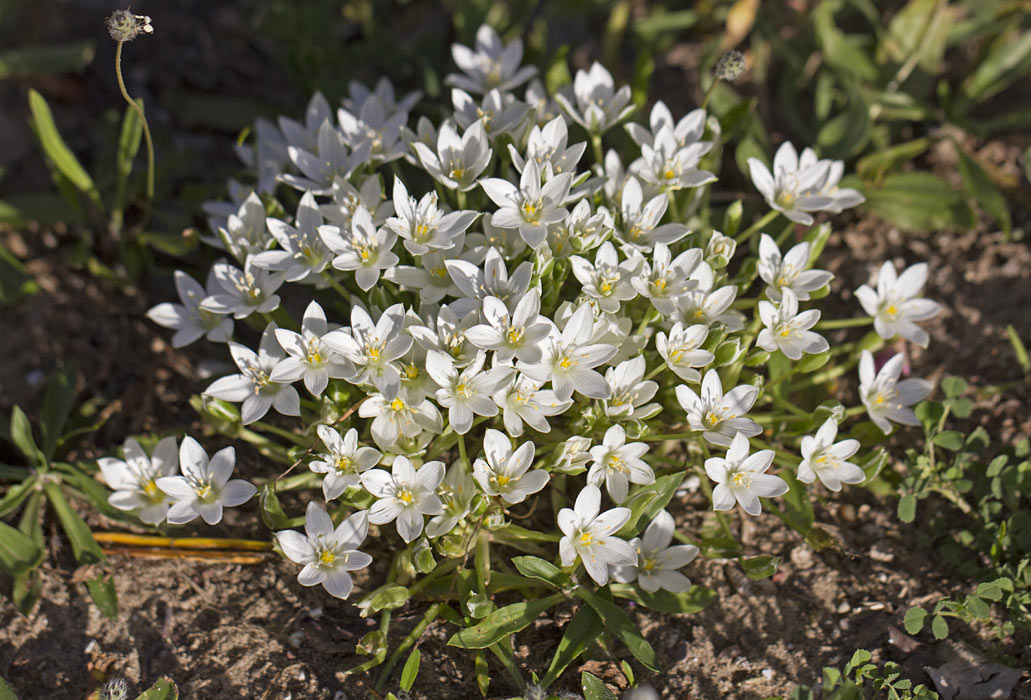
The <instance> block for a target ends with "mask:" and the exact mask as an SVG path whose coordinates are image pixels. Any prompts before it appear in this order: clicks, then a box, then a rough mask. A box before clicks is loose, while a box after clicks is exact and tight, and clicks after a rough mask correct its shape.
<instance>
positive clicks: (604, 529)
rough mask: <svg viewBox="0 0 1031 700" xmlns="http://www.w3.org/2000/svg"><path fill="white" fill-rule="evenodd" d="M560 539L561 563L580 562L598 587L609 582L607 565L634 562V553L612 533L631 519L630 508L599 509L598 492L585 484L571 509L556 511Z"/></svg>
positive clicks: (599, 492)
mask: <svg viewBox="0 0 1031 700" xmlns="http://www.w3.org/2000/svg"><path fill="white" fill-rule="evenodd" d="M557 519H558V526H559V529H560V530H562V539H560V540H559V543H558V551H559V556H560V557H561V559H562V566H572V565H573V564H574V563H575V562H576V560H577V559H579V560H580V561H581V562H583V565H584V568H585V569H586V570H587V573H588V575H590V577H591V578H592V579H594V581H595V583H597V584H598V585H599V586H604V585H605V584H606V583H608V582H609V566H633V565H636V564H637V552H635V551H634V548H633V547H631V546H630V543H629V542H627V541H626V540H623V539H620V538H619V537H616V535H615V532H616V531H617V530H619V529H620V528H621V527H623V526H624V525H625V524H626V522H627V521H628V520H629V519H630V509H629V508H613V509H611V510H607V511H605V512H604V513H602V512H601V491H600V490H598V487H597V486H594V485H592V484H588V485H587V486H585V487H584V488H583V490H582V491H580V494H579V495H578V496H577V497H576V503H575V505H574V506H573V507H572V508H563V509H562V510H560V511H559V512H558V518H557Z"/></svg>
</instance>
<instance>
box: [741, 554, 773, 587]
mask: <svg viewBox="0 0 1031 700" xmlns="http://www.w3.org/2000/svg"><path fill="white" fill-rule="evenodd" d="M778 566H780V557H773V556H770V555H769V554H763V555H760V556H758V557H750V558H748V559H742V560H741V568H742V569H744V572H745V576H747V577H748V578H750V579H752V580H753V581H758V580H759V579H764V578H769V577H770V576H773V575H774V574H775V573H777V567H778Z"/></svg>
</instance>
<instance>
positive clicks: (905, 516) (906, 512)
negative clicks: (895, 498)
mask: <svg viewBox="0 0 1031 700" xmlns="http://www.w3.org/2000/svg"><path fill="white" fill-rule="evenodd" d="M915 519H916V496H914V495H913V494H911V493H907V494H906V495H905V496H903V497H902V498H900V499H899V520H901V521H902V522H904V523H911V522H913V521H914V520H915Z"/></svg>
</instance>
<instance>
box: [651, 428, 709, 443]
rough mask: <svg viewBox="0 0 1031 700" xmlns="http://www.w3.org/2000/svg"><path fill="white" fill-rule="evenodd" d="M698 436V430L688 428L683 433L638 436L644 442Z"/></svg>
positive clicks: (685, 438)
mask: <svg viewBox="0 0 1031 700" xmlns="http://www.w3.org/2000/svg"><path fill="white" fill-rule="evenodd" d="M693 437H698V431H697V430H688V431H686V432H683V433H662V434H660V435H646V436H645V437H643V438H638V439H639V440H641V441H643V442H663V441H665V440H687V439H688V438H693Z"/></svg>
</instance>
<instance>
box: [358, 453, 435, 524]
mask: <svg viewBox="0 0 1031 700" xmlns="http://www.w3.org/2000/svg"><path fill="white" fill-rule="evenodd" d="M361 479H362V486H364V487H365V489H366V490H367V491H368V492H369V493H371V494H372V495H373V496H376V498H377V499H378V500H377V501H376V502H375V503H373V504H372V507H371V508H370V509H369V522H370V523H372V524H373V525H385V524H386V523H389V522H392V521H393V520H397V533H398V534H399V535H401V538H402V539H403V540H404V541H405V542H411V541H412V540H414V539H415V538H416V537H418V536H419V535H421V534H422V527H423V516H424V515H439V514H440V513H442V512H443V511H444V504H443V503H441V502H440V498H439V497H438V496H437V493H436V491H437V487H438V486H440V482H441V481H443V480H444V463H443V462H426V463H425V464H423V465H422V466H421V467H419V468H418V469H416V468H415V467H414V466H412V463H411V461H410V460H409V459H408V458H407V457H405V456H403V455H398V456H397V457H394V464H393V466H392V467H391V470H390V471H389V472H387V471H386V470H384V469H370V470H369V471H367V472H365V473H364V474H362V476H361Z"/></svg>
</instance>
